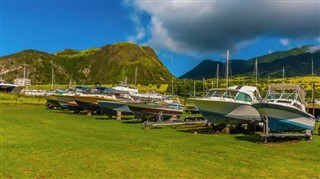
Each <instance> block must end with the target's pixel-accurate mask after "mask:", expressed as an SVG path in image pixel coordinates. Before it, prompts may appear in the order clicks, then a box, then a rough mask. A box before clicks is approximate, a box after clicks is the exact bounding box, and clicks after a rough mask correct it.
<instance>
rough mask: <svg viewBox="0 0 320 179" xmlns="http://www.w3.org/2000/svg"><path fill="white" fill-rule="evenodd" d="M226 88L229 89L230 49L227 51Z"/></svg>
mask: <svg viewBox="0 0 320 179" xmlns="http://www.w3.org/2000/svg"><path fill="white" fill-rule="evenodd" d="M226 73H227V74H226V76H227V77H226V88H228V87H229V49H228V50H227V69H226Z"/></svg>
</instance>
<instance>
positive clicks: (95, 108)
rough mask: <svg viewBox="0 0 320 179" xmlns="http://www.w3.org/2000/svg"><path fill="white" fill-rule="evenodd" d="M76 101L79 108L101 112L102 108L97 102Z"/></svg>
mask: <svg viewBox="0 0 320 179" xmlns="http://www.w3.org/2000/svg"><path fill="white" fill-rule="evenodd" d="M76 103H77V104H78V105H79V107H80V108H82V109H84V110H88V111H97V112H101V111H102V109H101V107H100V106H99V105H98V104H95V103H90V102H85V101H78V100H76Z"/></svg>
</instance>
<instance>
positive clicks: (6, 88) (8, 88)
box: [0, 80, 18, 93]
mask: <svg viewBox="0 0 320 179" xmlns="http://www.w3.org/2000/svg"><path fill="white" fill-rule="evenodd" d="M17 86H18V85H14V84H10V83H6V82H5V81H4V80H0V91H2V92H7V93H10V92H12V91H13V89H14V88H15V87H17Z"/></svg>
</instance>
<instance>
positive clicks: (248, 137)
mask: <svg viewBox="0 0 320 179" xmlns="http://www.w3.org/2000/svg"><path fill="white" fill-rule="evenodd" d="M234 138H235V139H236V140H242V141H247V142H253V143H261V137H260V135H257V134H256V135H243V136H235V137H234Z"/></svg>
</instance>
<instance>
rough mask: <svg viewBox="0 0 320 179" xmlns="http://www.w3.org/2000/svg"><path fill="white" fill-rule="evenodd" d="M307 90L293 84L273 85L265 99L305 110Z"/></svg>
mask: <svg viewBox="0 0 320 179" xmlns="http://www.w3.org/2000/svg"><path fill="white" fill-rule="evenodd" d="M304 95H305V90H304V89H303V88H302V87H300V86H298V85H292V84H281V85H271V86H270V87H269V90H268V92H267V95H266V98H265V100H266V101H267V102H272V103H277V104H279V105H286V106H293V107H296V108H298V109H300V110H303V111H305V96H304Z"/></svg>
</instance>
